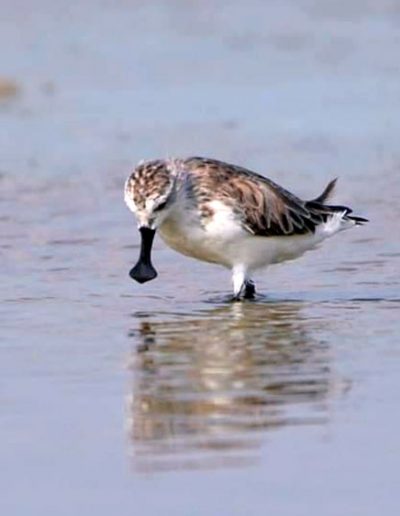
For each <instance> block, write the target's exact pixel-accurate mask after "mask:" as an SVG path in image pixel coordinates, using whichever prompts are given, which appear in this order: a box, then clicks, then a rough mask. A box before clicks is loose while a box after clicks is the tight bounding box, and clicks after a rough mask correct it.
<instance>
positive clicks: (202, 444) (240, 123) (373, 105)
mask: <svg viewBox="0 0 400 516" xmlns="http://www.w3.org/2000/svg"><path fill="white" fill-rule="evenodd" d="M37 4H38V5H37V7H36V9H35V10H34V11H33V12H30V11H29V10H28V12H27V10H26V5H25V3H24V2H19V3H18V2H4V6H3V8H2V9H3V15H2V17H1V19H0V24H1V30H0V44H1V45H2V47H3V48H7V49H8V52H7V59H6V60H5V62H4V63H3V64H2V66H3V68H2V70H1V71H0V76H1V78H2V84H5V85H6V86H7V85H8V86H7V87H4V88H2V89H1V88H0V145H1V156H0V256H1V269H0V282H1V283H0V284H1V290H0V296H1V304H0V319H1V328H0V340H1V344H0V373H1V380H0V400H1V406H2V410H1V413H0V458H1V464H2V467H1V473H0V480H1V484H2V485H3V486H4V492H3V493H2V496H1V499H0V507H1V509H2V513H4V514H7V515H12V516H14V515H22V514H36V513H37V514H54V513H56V514H60V515H64V514H65V515H70V514H91V513H96V514H98V515H103V514H104V515H106V514H107V515H108V514H110V513H113V514H114V513H115V514H117V513H118V514H120V515H125V514H126V515H128V514H136V513H138V514H139V513H140V514H143V515H155V514H159V513H160V512H163V513H168V514H177V515H182V516H186V515H190V516H191V515H195V516H196V515H199V516H200V515H205V514H218V515H220V514H224V515H225V514H226V515H236V514H237V515H241V514H246V515H247V514H257V515H258V514H260V515H263V514H266V513H272V514H282V515H296V516H298V515H310V514H318V515H319V514H324V515H332V516H333V515H335V516H336V515H342V514H351V515H358V514H359V515H363V516H365V515H371V516H372V515H376V514H377V513H378V511H379V512H381V511H382V512H384V511H386V513H387V514H394V513H395V511H396V510H397V507H398V503H399V495H398V487H397V486H398V478H399V474H400V471H399V457H400V445H399V439H398V435H399V427H400V417H399V412H398V406H399V402H400V394H399V393H400V353H399V338H398V335H399V332H400V294H399V287H400V285H399V283H400V281H399V271H400V244H399V239H398V236H397V235H398V232H399V222H398V221H399V217H400V207H399V203H398V198H399V195H400V152H399V148H398V134H399V129H400V127H399V120H400V116H399V115H400V98H399V96H398V87H397V85H398V83H399V79H400V69H399V67H398V57H397V56H398V44H399V35H398V34H399V32H398V29H399V25H400V12H399V11H398V9H396V6H395V4H393V3H390V2H386V3H385V2H383V3H380V4H379V6H377V4H375V3H372V2H351V3H349V4H348V5H344V4H343V3H340V2H336V3H333V4H332V5H331V6H330V7H329V9H322V7H321V6H320V4H319V3H317V2H312V1H306V0H302V1H301V2H291V1H287V2H282V3H279V4H276V5H275V4H274V5H271V6H269V7H266V6H265V3H264V2H257V1H252V2H250V3H248V2H247V3H246V5H244V4H243V5H239V3H237V4H236V6H235V7H232V5H231V4H230V3H229V5H228V2H227V3H224V2H222V3H220V4H219V5H218V7H216V6H215V5H214V3H212V2H202V3H201V6H200V5H198V6H195V5H194V4H193V3H186V2H178V1H177V2H153V3H152V4H151V5H150V4H145V3H143V4H142V3H139V2H135V3H134V4H135V5H133V4H132V5H131V4H129V5H128V3H126V2H122V1H121V2H113V3H111V2H107V1H98V2H95V1H93V0H91V1H89V2H85V5H84V6H83V7H82V6H80V7H79V8H78V7H73V6H72V7H71V6H70V5H69V3H67V2H62V1H59V2H55V3H48V2H46V1H44V0H42V1H41V2H38V3H37ZM1 91H3V92H5V93H4V94H3V95H1ZM192 154H200V155H206V156H213V157H218V158H220V159H225V160H228V161H232V162H234V163H238V164H243V165H245V166H247V167H249V168H251V169H254V170H256V171H258V172H261V173H264V174H266V175H268V176H270V177H271V178H273V179H275V180H276V181H278V182H279V183H281V184H282V185H284V186H286V187H287V188H289V189H291V190H293V191H294V192H295V193H297V194H298V195H300V196H303V197H313V196H315V195H317V194H318V193H319V192H320V191H321V190H322V188H323V186H324V185H325V184H326V182H327V181H328V180H329V179H331V178H332V177H335V176H339V177H340V180H339V183H338V194H337V197H336V199H337V201H338V202H340V203H343V204H349V205H351V206H353V207H354V209H355V211H356V212H357V213H358V214H360V215H364V216H367V217H368V218H369V219H370V220H371V222H370V224H369V225H367V226H365V227H363V228H358V229H357V230H352V231H349V232H347V233H344V234H341V235H338V236H336V237H335V238H334V239H332V240H331V241H328V242H326V243H325V245H324V246H323V247H322V248H321V249H319V250H317V251H315V252H313V253H309V254H307V255H306V256H304V257H303V258H302V259H300V260H298V261H296V262H293V263H289V264H286V265H282V266H278V267H271V268H270V269H269V270H267V271H265V272H264V273H260V274H259V275H258V277H257V278H256V279H257V287H258V290H259V292H260V295H259V297H258V299H257V300H256V301H255V302H246V303H234V304H232V303H229V302H228V301H227V298H228V294H229V289H230V285H229V273H228V272H226V271H224V270H222V269H219V268H216V267H212V266H208V265H203V264H201V263H197V262H195V261H191V260H189V259H187V258H185V257H182V256H179V255H177V254H175V253H174V252H173V251H171V250H169V249H167V248H166V247H165V246H164V244H163V243H162V242H161V241H160V240H157V241H156V245H155V250H154V262H155V265H156V267H157V269H158V272H159V277H158V278H157V280H155V281H154V282H151V283H148V284H146V285H144V286H140V285H137V284H134V283H133V282H132V281H131V280H130V279H129V277H128V271H129V269H130V267H131V266H132V265H133V263H134V261H135V260H136V257H137V253H138V251H139V239H138V235H137V231H136V225H135V222H134V220H133V218H132V216H131V214H130V213H129V212H128V210H127V208H126V207H125V206H124V204H123V200H122V188H123V182H124V179H125V176H126V175H127V174H128V172H129V170H130V168H131V166H132V165H133V164H134V163H135V162H136V161H138V160H139V159H141V158H151V157H158V156H165V155H192Z"/></svg>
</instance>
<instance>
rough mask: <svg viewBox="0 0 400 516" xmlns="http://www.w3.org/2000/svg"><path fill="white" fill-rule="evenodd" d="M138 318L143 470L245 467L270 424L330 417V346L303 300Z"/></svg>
mask: <svg viewBox="0 0 400 516" xmlns="http://www.w3.org/2000/svg"><path fill="white" fill-rule="evenodd" d="M136 320H137V326H136V327H135V328H132V329H131V330H130V331H129V336H130V338H131V339H132V343H133V351H132V361H131V363H132V369H133V375H132V382H133V384H132V393H131V397H130V402H129V408H128V414H129V416H128V417H129V434H130V439H131V444H132V447H133V452H134V453H133V456H134V463H135V467H136V468H137V469H144V470H163V469H165V470H170V469H180V468H184V469H186V468H188V469H189V468H201V467H208V468H211V467H220V466H224V467H227V466H243V465H246V464H248V463H251V462H253V461H254V460H257V457H258V454H257V450H258V448H259V447H260V446H261V444H262V442H263V439H264V438H265V435H266V433H268V432H269V431H272V430H277V429H279V428H282V427H289V426H292V427H294V426H296V425H321V424H324V423H325V422H326V421H327V419H328V415H329V411H328V404H329V400H330V398H331V396H332V393H333V392H334V389H333V388H332V386H333V385H334V384H335V381H336V380H335V375H334V373H333V371H332V365H331V357H330V353H329V346H328V345H327V343H326V342H323V341H321V340H318V338H315V337H313V336H312V334H313V328H312V326H311V324H312V323H311V321H308V320H307V319H306V318H305V317H304V316H303V315H302V305H301V303H289V302H281V303H272V304H265V303H254V302H244V303H229V304H222V305H220V306H217V307H214V308H212V309H206V310H203V311H199V312H197V313H196V314H193V315H187V316H181V317H179V316H177V315H176V314H174V315H171V317H170V318H168V316H167V315H166V314H163V315H162V316H161V317H159V316H157V315H154V314H153V315H152V314H148V316H147V317H146V315H145V314H143V313H141V314H140V317H139V318H137V319H136Z"/></svg>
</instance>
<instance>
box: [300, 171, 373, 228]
mask: <svg viewBox="0 0 400 516" xmlns="http://www.w3.org/2000/svg"><path fill="white" fill-rule="evenodd" d="M336 182H337V178H335V179H333V180H332V181H330V182H329V183H328V185H327V186H326V188H325V190H324V191H323V192H322V194H321V195H319V196H318V197H316V198H315V199H313V200H312V201H308V202H307V203H306V206H307V208H308V209H311V210H312V211H315V212H318V213H320V214H321V215H325V216H329V215H333V214H335V213H341V215H342V216H341V219H342V221H343V222H348V223H350V224H348V225H347V227H350V226H354V225H356V226H362V225H363V224H365V223H366V222H369V220H368V219H365V218H364V217H357V216H355V215H351V214H352V213H353V210H352V209H351V208H348V207H347V206H337V205H331V204H326V202H327V201H328V200H329V199H330V198H331V197H332V195H333V193H334V190H335V186H336ZM345 226H346V225H345V224H344V227H345Z"/></svg>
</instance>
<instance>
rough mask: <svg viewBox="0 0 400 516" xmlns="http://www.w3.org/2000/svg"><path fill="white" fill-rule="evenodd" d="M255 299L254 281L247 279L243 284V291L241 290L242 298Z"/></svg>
mask: <svg viewBox="0 0 400 516" xmlns="http://www.w3.org/2000/svg"><path fill="white" fill-rule="evenodd" d="M255 297H256V286H255V284H254V281H252V280H251V279H247V280H246V281H245V282H244V289H243V298H244V299H254V298H255Z"/></svg>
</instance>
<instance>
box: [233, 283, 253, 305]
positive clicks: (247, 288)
mask: <svg viewBox="0 0 400 516" xmlns="http://www.w3.org/2000/svg"><path fill="white" fill-rule="evenodd" d="M255 297H256V286H255V284H254V282H253V281H251V280H246V281H245V282H244V283H243V285H242V288H241V289H240V291H239V292H238V293H237V294H235V295H234V296H233V299H232V301H243V299H254V298H255Z"/></svg>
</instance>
